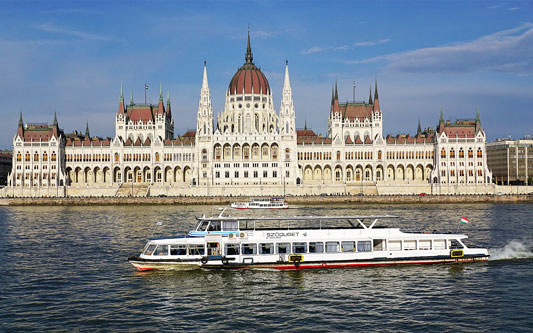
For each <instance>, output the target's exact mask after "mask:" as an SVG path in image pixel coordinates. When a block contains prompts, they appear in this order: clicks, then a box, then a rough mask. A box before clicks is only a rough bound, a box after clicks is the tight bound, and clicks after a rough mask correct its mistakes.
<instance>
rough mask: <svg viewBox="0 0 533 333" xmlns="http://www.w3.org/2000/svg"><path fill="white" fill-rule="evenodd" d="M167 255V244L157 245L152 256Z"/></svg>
mask: <svg viewBox="0 0 533 333" xmlns="http://www.w3.org/2000/svg"><path fill="white" fill-rule="evenodd" d="M166 255H168V245H158V246H157V249H155V251H154V256H166Z"/></svg>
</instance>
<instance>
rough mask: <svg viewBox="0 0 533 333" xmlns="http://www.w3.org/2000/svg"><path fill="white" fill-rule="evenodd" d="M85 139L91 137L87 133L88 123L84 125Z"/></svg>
mask: <svg viewBox="0 0 533 333" xmlns="http://www.w3.org/2000/svg"><path fill="white" fill-rule="evenodd" d="M85 137H86V138H90V137H91V135H90V133H89V122H87V124H86V125H85Z"/></svg>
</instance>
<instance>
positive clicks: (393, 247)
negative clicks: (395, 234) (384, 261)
mask: <svg viewBox="0 0 533 333" xmlns="http://www.w3.org/2000/svg"><path fill="white" fill-rule="evenodd" d="M389 250H390V251H401V250H402V241H401V240H390V241H389Z"/></svg>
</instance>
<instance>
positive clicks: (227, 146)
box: [223, 143, 232, 161]
mask: <svg viewBox="0 0 533 333" xmlns="http://www.w3.org/2000/svg"><path fill="white" fill-rule="evenodd" d="M223 155H224V157H223V160H224V161H231V157H232V156H231V155H232V154H231V145H230V144H229V143H226V144H224V150H223Z"/></svg>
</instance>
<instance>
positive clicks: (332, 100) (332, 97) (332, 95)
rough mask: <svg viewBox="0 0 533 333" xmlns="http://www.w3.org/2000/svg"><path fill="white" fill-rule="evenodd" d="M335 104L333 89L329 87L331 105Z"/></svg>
mask: <svg viewBox="0 0 533 333" xmlns="http://www.w3.org/2000/svg"><path fill="white" fill-rule="evenodd" d="M333 103H335V88H334V87H333V85H331V105H333Z"/></svg>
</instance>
